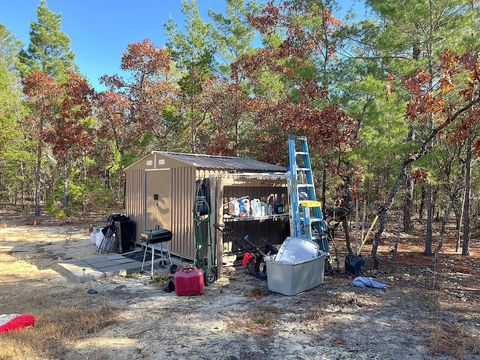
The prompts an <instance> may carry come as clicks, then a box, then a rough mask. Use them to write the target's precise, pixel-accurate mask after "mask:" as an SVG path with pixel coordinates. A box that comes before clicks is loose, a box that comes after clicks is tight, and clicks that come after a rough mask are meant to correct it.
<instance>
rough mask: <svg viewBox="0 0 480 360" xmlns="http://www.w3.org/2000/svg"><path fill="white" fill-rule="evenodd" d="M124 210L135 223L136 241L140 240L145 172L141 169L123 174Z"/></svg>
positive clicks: (142, 221)
mask: <svg viewBox="0 0 480 360" xmlns="http://www.w3.org/2000/svg"><path fill="white" fill-rule="evenodd" d="M125 177H126V179H125V180H126V189H125V190H126V193H125V208H126V210H127V214H128V216H130V217H131V218H132V219H133V220H135V223H136V232H137V236H136V239H140V233H141V232H142V231H143V223H144V219H145V171H144V170H143V169H137V170H128V171H126V172H125Z"/></svg>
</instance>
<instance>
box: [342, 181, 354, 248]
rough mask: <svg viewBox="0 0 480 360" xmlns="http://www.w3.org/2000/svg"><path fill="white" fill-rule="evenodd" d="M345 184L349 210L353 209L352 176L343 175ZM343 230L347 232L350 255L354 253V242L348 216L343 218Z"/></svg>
mask: <svg viewBox="0 0 480 360" xmlns="http://www.w3.org/2000/svg"><path fill="white" fill-rule="evenodd" d="M342 179H343V186H344V197H343V198H344V201H345V205H346V207H347V209H348V211H351V210H352V208H353V199H352V198H353V197H352V184H351V178H350V177H349V176H343V177H342ZM342 227H343V232H344V233H345V246H346V247H347V252H348V255H352V254H353V250H352V243H351V239H350V230H349V226H348V219H347V216H346V217H344V218H343V220H342Z"/></svg>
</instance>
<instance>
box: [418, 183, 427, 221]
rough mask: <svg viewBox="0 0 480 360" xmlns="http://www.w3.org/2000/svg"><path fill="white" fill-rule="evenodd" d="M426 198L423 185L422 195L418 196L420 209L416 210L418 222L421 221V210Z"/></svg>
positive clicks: (423, 207)
mask: <svg viewBox="0 0 480 360" xmlns="http://www.w3.org/2000/svg"><path fill="white" fill-rule="evenodd" d="M426 198H427V191H426V190H425V185H423V186H422V194H421V196H420V208H419V210H418V220H419V221H420V222H422V221H423V210H424V209H425V199H426Z"/></svg>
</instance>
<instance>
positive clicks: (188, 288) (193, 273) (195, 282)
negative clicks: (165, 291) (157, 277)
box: [173, 266, 205, 296]
mask: <svg viewBox="0 0 480 360" xmlns="http://www.w3.org/2000/svg"><path fill="white" fill-rule="evenodd" d="M173 280H174V282H175V294H177V296H183V295H200V294H203V288H204V287H205V283H204V280H203V270H202V269H197V268H196V267H193V266H188V267H182V268H180V269H178V270H177V271H176V272H175V275H174V277H173Z"/></svg>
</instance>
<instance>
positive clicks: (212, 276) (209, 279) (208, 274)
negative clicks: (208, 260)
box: [205, 268, 217, 286]
mask: <svg viewBox="0 0 480 360" xmlns="http://www.w3.org/2000/svg"><path fill="white" fill-rule="evenodd" d="M215 281H217V270H216V269H215V268H209V269H207V271H205V285H207V286H209V285H211V284H213V283H214V282H215Z"/></svg>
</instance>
